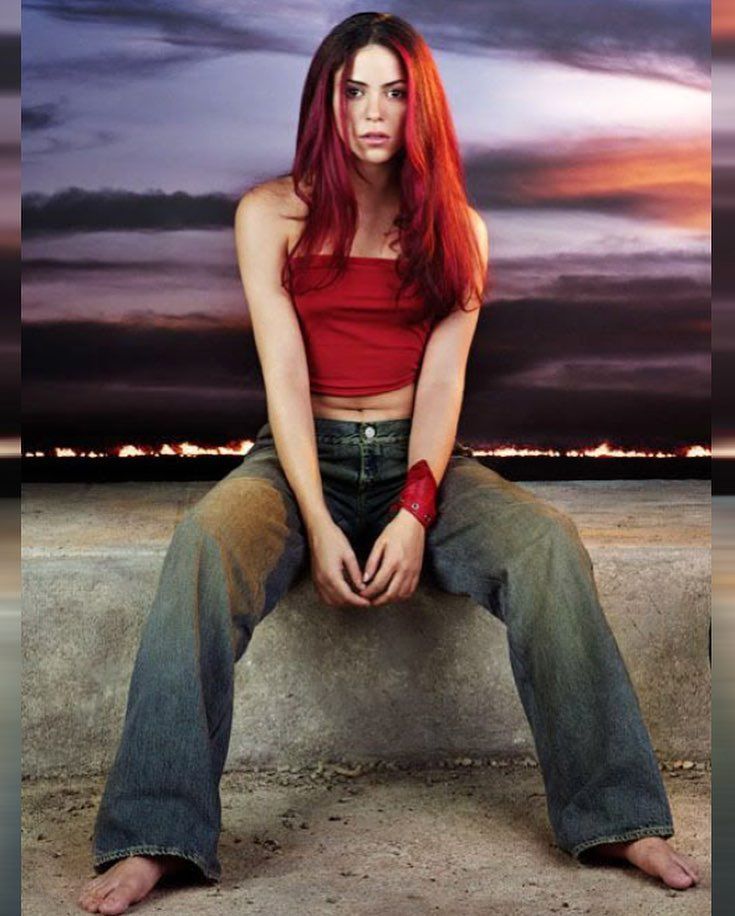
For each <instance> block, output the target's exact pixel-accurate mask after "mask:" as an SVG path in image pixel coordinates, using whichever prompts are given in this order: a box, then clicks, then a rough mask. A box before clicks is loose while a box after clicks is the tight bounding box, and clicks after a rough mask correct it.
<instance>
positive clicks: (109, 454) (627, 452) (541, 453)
mask: <svg viewBox="0 0 735 916" xmlns="http://www.w3.org/2000/svg"><path fill="white" fill-rule="evenodd" d="M252 447H253V441H252V440H251V439H241V440H239V441H237V442H232V443H229V444H228V445H218V446H209V447H207V446H201V445H195V444H194V443H192V442H180V443H175V444H173V445H171V444H168V443H167V444H165V445H162V446H159V447H155V448H153V447H148V446H140V445H132V444H125V445H120V446H116V447H114V448H111V449H108V450H106V451H101V452H100V451H84V450H82V449H73V448H64V447H57V448H53V449H51V450H50V451H47V452H44V451H35V452H25V453H24V455H23V457H24V458H169V457H178V458H197V457H200V456H204V455H240V456H245V455H247V453H248V452H249V451H250V449H251V448H252ZM472 454H473V455H474V456H476V457H479V456H488V457H496V458H711V457H712V449H711V448H710V447H708V446H704V445H689V446H684V447H682V448H680V449H677V450H676V451H673V452H666V451H661V450H657V451H646V450H640V449H624V448H617V447H615V446H613V445H611V444H610V443H609V442H601V443H600V444H599V445H596V446H588V447H587V448H573V449H553V448H537V447H532V446H529V447H526V446H518V445H499V446H495V447H493V448H473V449H472ZM718 456H719V457H726V455H724V454H721V453H720V452H719V451H718Z"/></svg>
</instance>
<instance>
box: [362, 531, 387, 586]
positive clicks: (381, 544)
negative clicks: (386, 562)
mask: <svg viewBox="0 0 735 916" xmlns="http://www.w3.org/2000/svg"><path fill="white" fill-rule="evenodd" d="M384 550H385V541H381V540H380V539H378V540H377V541H376V542H375V543H374V544H373V549H372V550H371V551H370V556H369V557H368V561H367V563H366V564H365V572H364V574H363V579H364V581H365V582H368V581H369V580H370V579H372V577H373V576H374V575H375V573H376V572H377V570H378V566H379V565H380V562H381V557H382V554H383V551H384Z"/></svg>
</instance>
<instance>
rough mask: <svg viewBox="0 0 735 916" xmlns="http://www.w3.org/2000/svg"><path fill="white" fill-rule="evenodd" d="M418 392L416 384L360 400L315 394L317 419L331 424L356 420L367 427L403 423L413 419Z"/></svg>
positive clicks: (313, 407) (312, 403)
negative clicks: (368, 424)
mask: <svg viewBox="0 0 735 916" xmlns="http://www.w3.org/2000/svg"><path fill="white" fill-rule="evenodd" d="M415 392H416V383H415V382H412V383H411V384H410V385H404V387H403V388H396V389H395V390H394V391H384V392H382V393H381V394H370V395H362V396H359V397H358V396H355V395H353V396H351V397H344V396H341V395H340V396H337V395H332V394H314V393H312V395H311V406H312V410H313V413H314V416H315V417H326V418H327V419H331V420H356V421H358V422H366V423H369V422H370V421H375V422H377V421H378V420H402V419H404V418H406V417H411V416H412V415H413V401H414V395H415Z"/></svg>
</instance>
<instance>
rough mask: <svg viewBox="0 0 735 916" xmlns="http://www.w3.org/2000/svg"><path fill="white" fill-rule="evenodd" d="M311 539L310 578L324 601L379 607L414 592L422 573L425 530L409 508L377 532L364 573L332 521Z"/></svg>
mask: <svg viewBox="0 0 735 916" xmlns="http://www.w3.org/2000/svg"><path fill="white" fill-rule="evenodd" d="M309 542H310V547H311V558H312V579H313V581H314V585H315V587H316V589H317V591H318V592H319V596H320V597H321V599H322V601H324V603H325V604H327V605H329V606H330V607H341V606H343V605H345V604H347V605H355V606H357V607H379V606H380V605H383V604H388V603H389V602H391V601H405V600H406V599H407V598H410V597H411V595H412V594H413V593H414V591H415V589H416V586H417V584H418V581H419V577H420V575H421V567H422V564H423V557H424V547H425V542H426V529H425V528H424V526H423V525H422V524H421V522H420V521H419V520H418V519H417V518H415V517H414V516H413V515H412V514H411V513H410V512H408V511H407V510H406V509H399V511H398V513H397V514H396V515H395V516H394V517H393V519H391V521H390V522H389V523H388V524H387V525H386V526H385V528H384V529H383V530H382V531H381V533H380V535H379V536H378V537H377V539H376V541H375V543H374V545H373V547H372V550H371V551H370V555H369V556H368V559H367V562H366V564H365V571H364V573H362V572H361V571H360V566H359V564H358V562H357V557H356V556H355V552H354V550H353V549H352V545H351V544H350V542H349V540H348V538H347V536H346V535H345V533H344V531H342V529H341V528H340V527H339V525H337V524H335V523H334V522H333V521H327V522H326V523H324V524H322V525H320V526H317V527H316V528H315V529H313V530H312V531H311V532H310V533H309ZM345 571H346V573H345Z"/></svg>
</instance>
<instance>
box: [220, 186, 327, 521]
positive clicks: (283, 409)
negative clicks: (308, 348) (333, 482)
mask: <svg viewBox="0 0 735 916" xmlns="http://www.w3.org/2000/svg"><path fill="white" fill-rule="evenodd" d="M277 206H278V201H277V198H276V195H275V193H274V192H272V191H270V190H269V189H267V188H264V187H259V188H254V189H253V190H251V191H248V193H247V194H245V195H244V197H243V198H242V199H241V200H240V202H239V204H238V206H237V210H236V212H235V245H236V249H237V260H238V266H239V269H240V275H241V278H242V284H243V289H244V291H245V297H246V299H247V301H248V307H249V309H250V320H251V323H252V326H253V335H254V337H255V346H256V349H257V351H258V357H259V359H260V364H261V368H262V370H263V379H264V381H265V387H266V397H267V404H268V422H269V423H270V425H271V428H272V430H273V439H274V442H275V445H276V451H277V453H278V458H279V460H280V462H281V464H282V466H283V470H284V473H285V475H286V477H287V478H288V482H289V484H290V485H291V488H292V489H293V492H294V495H295V496H296V499H297V501H298V503H299V507H300V508H301V514H302V517H303V519H304V524H305V525H306V527H307V528H311V527H312V526H313V525H315V524H317V523H318V522H319V521H320V520H323V519H324V518H325V517H327V516H329V510H328V509H327V505H326V503H325V501H324V495H323V491H322V479H321V474H320V471H319V461H318V458H317V447H316V436H315V433H314V415H313V411H312V407H311V398H310V395H309V373H308V368H307V363H306V353H305V350H304V342H303V338H302V336H301V329H300V327H299V324H298V318H297V316H296V314H295V312H294V308H293V305H292V303H291V300H290V298H289V296H288V293H287V292H286V291H285V290H284V289H283V288H282V287H281V281H280V274H281V267H282V264H283V259H284V257H285V245H286V242H285V238H284V237H283V231H282V228H281V224H280V222H279V218H278V215H277V212H276V210H277Z"/></svg>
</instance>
